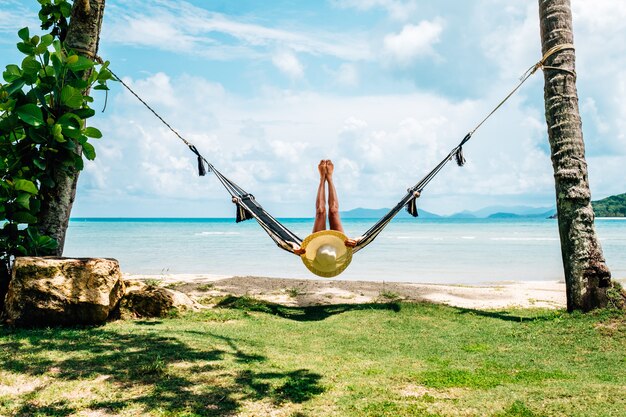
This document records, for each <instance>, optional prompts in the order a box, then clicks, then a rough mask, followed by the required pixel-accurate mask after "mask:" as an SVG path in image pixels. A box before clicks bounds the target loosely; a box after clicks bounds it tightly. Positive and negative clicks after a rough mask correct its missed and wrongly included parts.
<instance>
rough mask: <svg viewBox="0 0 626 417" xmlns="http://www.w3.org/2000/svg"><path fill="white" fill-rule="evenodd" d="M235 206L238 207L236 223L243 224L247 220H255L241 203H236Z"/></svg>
mask: <svg viewBox="0 0 626 417" xmlns="http://www.w3.org/2000/svg"><path fill="white" fill-rule="evenodd" d="M235 204H236V205H237V216H236V218H235V221H236V222H237V223H241V222H244V221H246V220H250V219H253V218H254V217H253V216H252V214H250V213H249V212H248V210H246V209H245V208H244V207H243V206H242V205H241V204H239V203H235Z"/></svg>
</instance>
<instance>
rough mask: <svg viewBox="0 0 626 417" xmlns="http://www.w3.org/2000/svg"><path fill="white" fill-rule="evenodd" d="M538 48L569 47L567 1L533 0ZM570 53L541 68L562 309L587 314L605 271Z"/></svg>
mask: <svg viewBox="0 0 626 417" xmlns="http://www.w3.org/2000/svg"><path fill="white" fill-rule="evenodd" d="M539 17H540V24H541V48H542V52H543V53H544V54H545V53H546V51H548V50H549V49H550V48H552V47H554V46H556V45H564V44H572V45H573V43H574V36H573V32H572V12H571V7H570V0H539ZM575 59H576V56H575V53H574V50H573V49H564V50H561V51H559V52H556V53H554V54H553V55H551V56H550V57H549V58H548V59H547V61H546V62H545V66H547V67H556V69H555V68H544V79H545V87H544V98H545V111H546V122H547V124H548V137H549V140H550V148H551V156H552V166H553V168H554V179H555V185H556V206H557V216H558V223H559V234H560V238H561V254H562V257H563V267H564V270H565V285H566V288H567V289H566V291H567V310H568V311H573V310H583V311H589V310H591V309H594V308H598V307H604V306H606V304H607V290H608V289H609V288H610V286H611V273H610V271H609V268H608V267H607V265H606V262H605V260H604V255H603V254H602V248H601V247H600V242H599V241H598V237H597V235H596V232H595V227H594V212H593V209H592V207H591V192H590V190H589V181H588V179H587V163H586V162H585V144H584V142H583V134H582V125H581V120H580V114H579V111H578V93H577V91H576V76H575Z"/></svg>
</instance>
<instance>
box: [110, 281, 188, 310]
mask: <svg viewBox="0 0 626 417" xmlns="http://www.w3.org/2000/svg"><path fill="white" fill-rule="evenodd" d="M125 285H126V288H127V290H126V294H125V295H124V297H123V298H122V301H121V302H120V316H121V317H122V318H137V317H166V316H167V315H169V314H170V313H171V312H172V311H185V310H196V309H198V307H199V306H198V303H196V302H195V301H193V300H192V299H191V298H189V297H188V296H187V295H186V294H183V293H182V292H179V291H174V290H171V289H169V288H162V287H155V286H150V285H146V284H145V283H143V282H141V281H126V282H125Z"/></svg>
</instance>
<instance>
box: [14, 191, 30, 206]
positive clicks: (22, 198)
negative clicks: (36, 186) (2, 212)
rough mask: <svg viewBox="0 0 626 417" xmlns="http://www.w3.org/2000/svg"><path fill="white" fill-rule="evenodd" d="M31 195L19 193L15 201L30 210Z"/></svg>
mask: <svg viewBox="0 0 626 417" xmlns="http://www.w3.org/2000/svg"><path fill="white" fill-rule="evenodd" d="M30 196H31V194H30V193H19V195H18V196H17V198H16V199H15V202H16V203H17V204H19V205H20V206H22V207H24V208H25V209H26V210H30Z"/></svg>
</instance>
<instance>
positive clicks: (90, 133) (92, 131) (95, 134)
mask: <svg viewBox="0 0 626 417" xmlns="http://www.w3.org/2000/svg"><path fill="white" fill-rule="evenodd" d="M83 133H84V134H85V136H87V137H90V138H94V139H100V138H101V137H102V132H100V131H99V130H98V129H96V128H95V127H91V126H89V127H86V128H85V130H83Z"/></svg>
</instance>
